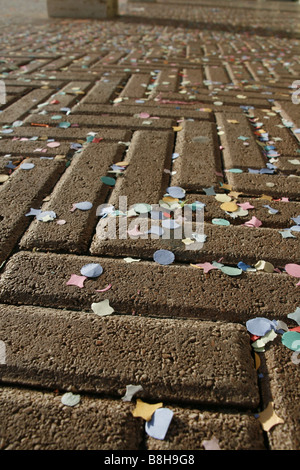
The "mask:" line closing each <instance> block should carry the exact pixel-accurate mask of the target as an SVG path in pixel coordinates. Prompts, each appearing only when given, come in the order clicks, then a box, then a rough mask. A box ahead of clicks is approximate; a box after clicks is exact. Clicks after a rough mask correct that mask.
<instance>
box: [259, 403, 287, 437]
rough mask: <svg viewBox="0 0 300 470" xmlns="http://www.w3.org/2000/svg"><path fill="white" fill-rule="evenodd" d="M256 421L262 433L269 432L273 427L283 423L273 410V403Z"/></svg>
mask: <svg viewBox="0 0 300 470" xmlns="http://www.w3.org/2000/svg"><path fill="white" fill-rule="evenodd" d="M258 421H259V422H260V423H261V425H262V427H263V430H264V431H270V429H271V428H272V427H273V426H276V425H277V424H281V423H284V421H283V419H281V418H280V417H279V416H278V415H277V414H276V413H275V411H274V409H273V402H270V403H269V404H268V406H267V408H266V409H265V410H264V411H262V412H261V413H260V414H259V418H258Z"/></svg>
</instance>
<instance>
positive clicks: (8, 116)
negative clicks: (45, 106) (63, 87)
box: [0, 90, 51, 124]
mask: <svg viewBox="0 0 300 470" xmlns="http://www.w3.org/2000/svg"><path fill="white" fill-rule="evenodd" d="M50 94H51V90H33V91H31V92H30V93H27V95H25V96H23V97H22V98H20V99H19V100H18V101H16V102H15V103H13V104H11V105H10V106H8V107H7V108H5V110H4V111H3V112H2V113H0V124H8V123H13V122H14V121H17V120H22V119H23V118H24V116H25V115H26V114H27V113H28V112H29V111H30V110H31V109H32V108H35V107H36V105H37V104H38V103H40V102H42V101H44V100H45V99H46V98H48V97H49V96H50Z"/></svg>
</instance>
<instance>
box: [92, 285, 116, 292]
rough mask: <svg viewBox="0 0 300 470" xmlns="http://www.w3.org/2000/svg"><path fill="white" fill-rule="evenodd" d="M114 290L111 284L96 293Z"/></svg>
mask: <svg viewBox="0 0 300 470" xmlns="http://www.w3.org/2000/svg"><path fill="white" fill-rule="evenodd" d="M111 288H112V284H109V285H108V286H107V287H105V288H104V289H96V292H107V291H108V290H109V289H111Z"/></svg>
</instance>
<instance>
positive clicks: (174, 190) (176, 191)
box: [167, 186, 185, 199]
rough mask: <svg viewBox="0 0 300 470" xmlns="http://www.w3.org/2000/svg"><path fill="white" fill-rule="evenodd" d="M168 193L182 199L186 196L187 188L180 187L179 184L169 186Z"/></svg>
mask: <svg viewBox="0 0 300 470" xmlns="http://www.w3.org/2000/svg"><path fill="white" fill-rule="evenodd" d="M167 193H168V194H169V195H170V196H172V197H174V198H178V199H182V198H184V197H185V190H184V189H183V188H180V187H179V186H170V187H169V188H167Z"/></svg>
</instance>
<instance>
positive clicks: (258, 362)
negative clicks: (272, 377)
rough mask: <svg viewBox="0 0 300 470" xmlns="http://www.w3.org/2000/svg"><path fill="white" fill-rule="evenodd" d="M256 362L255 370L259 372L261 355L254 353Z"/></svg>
mask: <svg viewBox="0 0 300 470" xmlns="http://www.w3.org/2000/svg"><path fill="white" fill-rule="evenodd" d="M254 360H255V370H258V369H259V368H260V365H261V361H260V357H259V355H258V354H257V353H256V352H255V353H254Z"/></svg>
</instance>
